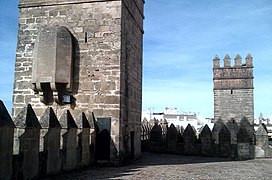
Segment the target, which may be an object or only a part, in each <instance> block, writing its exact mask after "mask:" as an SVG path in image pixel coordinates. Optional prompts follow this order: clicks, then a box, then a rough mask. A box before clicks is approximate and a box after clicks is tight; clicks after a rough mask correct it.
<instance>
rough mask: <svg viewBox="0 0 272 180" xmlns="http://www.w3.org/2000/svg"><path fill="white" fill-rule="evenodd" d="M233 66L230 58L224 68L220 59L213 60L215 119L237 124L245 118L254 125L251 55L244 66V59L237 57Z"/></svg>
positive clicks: (226, 59) (226, 58) (227, 58)
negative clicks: (232, 121) (231, 121)
mask: <svg viewBox="0 0 272 180" xmlns="http://www.w3.org/2000/svg"><path fill="white" fill-rule="evenodd" d="M234 61H235V62H234V66H231V61H230V57H229V56H228V55H226V56H225V58H224V66H223V67H220V59H219V57H218V56H215V57H214V59H213V83H214V89H213V91H214V118H215V120H218V119H221V120H222V121H223V122H225V123H226V122H228V121H229V120H233V119H234V120H235V121H236V122H237V123H239V122H240V121H241V119H242V118H243V117H246V118H247V119H248V121H249V122H250V123H251V124H253V122H254V104H253V64H252V56H251V55H250V54H248V55H247V57H246V62H245V63H244V64H242V58H241V57H240V55H237V56H236V57H235V59H234Z"/></svg>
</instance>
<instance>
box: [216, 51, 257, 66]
mask: <svg viewBox="0 0 272 180" xmlns="http://www.w3.org/2000/svg"><path fill="white" fill-rule="evenodd" d="M252 59H253V58H252V56H251V54H249V53H248V54H247V56H246V58H245V63H242V58H241V56H240V55H239V54H237V55H236V57H235V58H234V65H233V66H232V65H231V58H230V57H229V55H228V54H226V56H225V57H224V59H223V62H224V66H223V67H221V66H220V58H219V57H218V56H217V55H215V56H214V58H213V68H253V63H252Z"/></svg>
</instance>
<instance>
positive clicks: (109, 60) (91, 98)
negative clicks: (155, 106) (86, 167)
mask: <svg viewBox="0 0 272 180" xmlns="http://www.w3.org/2000/svg"><path fill="white" fill-rule="evenodd" d="M143 8H144V0H69V1H68V0H35V1H34V0H20V2H19V30H18V44H17V53H16V64H15V80H14V91H13V113H12V116H13V117H16V116H18V114H19V112H20V111H21V110H22V109H23V107H25V106H26V104H28V103H29V104H31V105H32V107H33V110H34V111H35V113H36V115H37V117H41V116H42V114H43V112H44V111H45V110H46V109H47V108H48V107H51V108H52V109H53V110H54V111H55V112H56V116H57V117H58V118H60V116H61V115H62V114H63V112H65V111H66V110H69V111H70V112H71V114H72V115H73V116H74V115H76V114H78V113H79V112H86V113H87V114H90V113H89V112H93V113H94V115H95V117H96V118H97V119H98V118H102V120H101V121H103V118H108V119H110V129H109V131H110V132H109V133H110V155H109V159H107V160H108V162H110V163H111V164H120V163H122V162H126V160H127V159H131V158H132V159H135V158H138V157H139V156H140V155H141V148H140V144H141V142H140V134H141V124H140V123H141V122H140V120H141V117H140V116H141V105H142V104H141V103H142V47H143V43H142V41H143V19H144V15H143ZM67 32H68V33H67ZM69 34H70V35H69ZM47 35H48V36H47ZM69 36H70V37H69ZM46 37H48V41H47V40H46ZM67 38H68V40H67ZM63 39H64V40H63ZM65 39H66V40H65ZM69 39H71V40H69ZM49 42H50V43H49ZM70 42H71V43H70ZM47 51H48V52H47ZM37 57H38V60H37V59H35V58H37ZM51 57H52V58H51ZM39 58H40V59H43V58H47V59H46V60H45V59H43V61H42V63H39V62H41V61H40V59H39ZM67 58H68V59H67ZM69 58H70V60H71V61H70V60H69ZM46 62H48V63H46ZM35 63H38V65H37V64H35ZM69 63H70V64H69ZM67 67H68V68H67ZM60 72H61V73H60ZM43 74H47V77H46V78H45V77H42V76H43ZM34 76H35V77H34ZM36 76H37V77H38V76H39V78H36ZM48 76H50V77H48ZM51 76H52V77H51ZM70 76H71V77H70ZM67 77H69V78H67ZM63 78H65V79H63ZM35 83H36V84H35ZM51 95H52V97H53V96H54V98H51ZM64 95H65V96H66V97H68V101H67V102H66V101H65V100H64V99H65V97H64ZM44 100H45V101H44ZM45 102H46V103H45ZM103 123H104V122H102V124H103Z"/></svg>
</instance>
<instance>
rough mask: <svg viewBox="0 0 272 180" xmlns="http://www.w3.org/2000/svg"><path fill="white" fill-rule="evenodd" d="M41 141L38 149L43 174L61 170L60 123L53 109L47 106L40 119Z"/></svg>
mask: <svg viewBox="0 0 272 180" xmlns="http://www.w3.org/2000/svg"><path fill="white" fill-rule="evenodd" d="M40 124H41V126H42V129H41V142H40V150H41V151H42V152H43V156H42V157H43V158H44V159H43V163H44V166H45V168H44V169H43V170H44V172H43V173H45V174H55V173H58V172H59V171H60V170H61V157H60V155H61V154H60V132H61V125H60V123H59V121H58V119H57V117H56V115H55V113H54V111H53V109H52V108H51V107H50V108H49V107H48V108H47V109H46V111H45V112H44V115H43V116H42V117H41V119H40Z"/></svg>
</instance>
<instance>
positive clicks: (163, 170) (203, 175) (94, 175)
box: [47, 153, 272, 180]
mask: <svg viewBox="0 0 272 180" xmlns="http://www.w3.org/2000/svg"><path fill="white" fill-rule="evenodd" d="M142 156H143V158H142V159H140V160H138V161H136V162H135V163H134V164H131V165H128V166H124V167H96V168H89V169H85V170H79V171H74V172H70V173H68V174H65V175H59V176H55V177H51V178H47V179H58V180H59V179H141V180H145V179H147V180H152V179H167V180H168V179H228V180H229V179H259V180H261V179H272V167H271V166H272V159H258V160H247V161H224V159H216V158H205V157H190V156H180V155H167V154H151V153H143V155H142Z"/></svg>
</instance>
